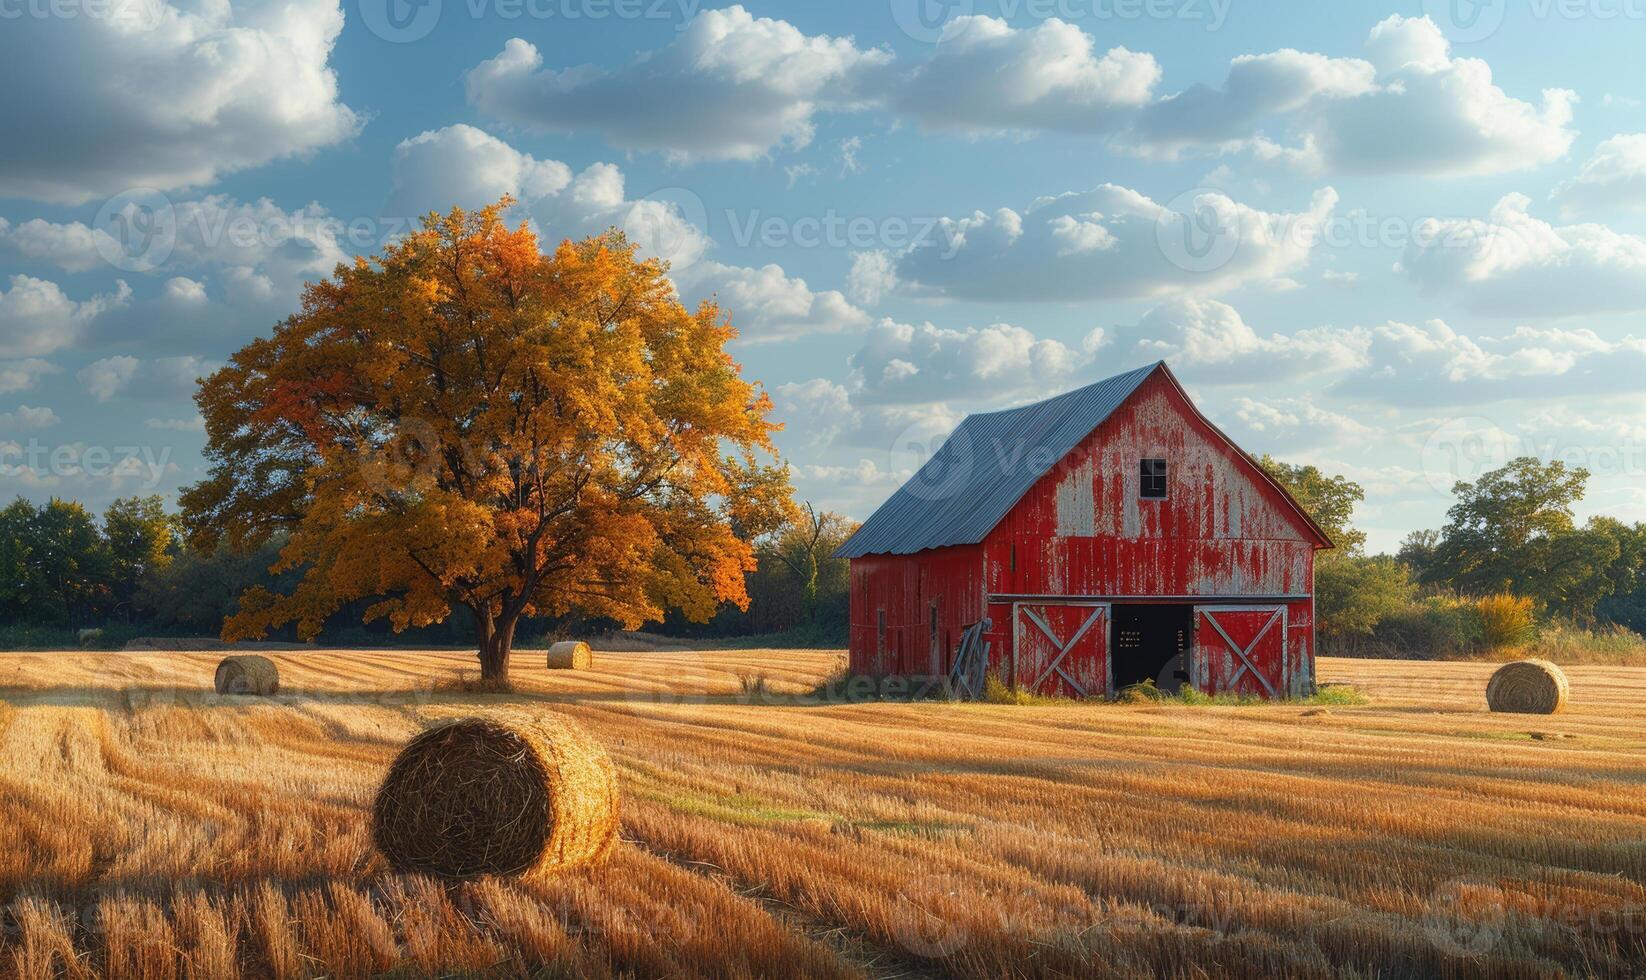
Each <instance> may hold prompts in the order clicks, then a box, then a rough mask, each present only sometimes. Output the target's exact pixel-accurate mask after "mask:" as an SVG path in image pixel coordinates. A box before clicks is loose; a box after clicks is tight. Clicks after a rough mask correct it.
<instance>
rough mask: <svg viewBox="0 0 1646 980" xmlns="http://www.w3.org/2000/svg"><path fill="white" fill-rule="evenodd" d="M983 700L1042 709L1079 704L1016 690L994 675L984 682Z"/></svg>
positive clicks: (1069, 699)
mask: <svg viewBox="0 0 1646 980" xmlns="http://www.w3.org/2000/svg"><path fill="white" fill-rule="evenodd" d="M983 700H984V701H987V702H988V703H990V704H1019V705H1038V706H1042V707H1048V706H1053V705H1060V706H1064V707H1067V706H1069V705H1073V704H1078V703H1079V702H1077V701H1075V700H1074V699H1073V698H1055V697H1048V696H1047V695H1044V694H1032V693H1030V692H1028V691H1018V690H1014V689H1012V688H1009V687H1007V686H1006V685H1005V684H1003V683H1001V681H1000V678H998V677H995V676H993V675H990V676H989V677H988V678H986V679H985V680H984V681H983Z"/></svg>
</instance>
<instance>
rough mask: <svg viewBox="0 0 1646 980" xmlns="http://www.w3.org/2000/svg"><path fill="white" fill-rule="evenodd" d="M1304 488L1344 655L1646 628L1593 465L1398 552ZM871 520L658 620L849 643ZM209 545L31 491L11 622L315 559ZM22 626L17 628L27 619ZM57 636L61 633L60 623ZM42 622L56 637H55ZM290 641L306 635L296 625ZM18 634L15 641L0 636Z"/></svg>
mask: <svg viewBox="0 0 1646 980" xmlns="http://www.w3.org/2000/svg"><path fill="white" fill-rule="evenodd" d="M1259 462H1260V463H1261V465H1263V466H1264V467H1265V469H1267V470H1268V471H1269V472H1270V473H1271V474H1272V475H1274V476H1275V477H1276V478H1277V479H1278V480H1280V482H1282V483H1283V484H1285V485H1286V487H1287V488H1288V489H1289V490H1290V491H1291V492H1292V493H1293V494H1294V496H1296V497H1297V498H1298V500H1299V502H1300V503H1301V504H1302V505H1303V506H1304V508H1305V509H1307V510H1308V511H1309V513H1310V514H1311V515H1312V516H1313V517H1314V518H1315V520H1316V521H1317V522H1318V523H1319V524H1320V525H1321V526H1322V527H1323V528H1324V529H1325V530H1326V532H1327V533H1328V534H1329V535H1330V536H1331V537H1332V539H1333V541H1334V542H1335V543H1336V545H1337V547H1336V548H1335V549H1334V550H1332V551H1325V552H1321V553H1320V555H1319V559H1318V561H1317V564H1316V571H1315V592H1316V624H1317V631H1318V633H1319V635H1320V637H1321V640H1322V644H1323V648H1324V649H1325V651H1326V652H1329V653H1347V654H1355V653H1362V654H1378V655H1393V656H1412V655H1419V656H1424V655H1427V656H1446V655H1452V654H1459V653H1468V652H1471V648H1472V647H1478V646H1481V645H1485V644H1487V643H1488V642H1489V640H1490V639H1491V638H1490V637H1488V636H1486V635H1485V631H1486V630H1487V629H1488V625H1489V624H1488V622H1487V620H1486V619H1484V618H1483V617H1482V614H1481V612H1480V608H1481V607H1480V602H1481V601H1482V600H1486V599H1489V598H1491V597H1500V598H1501V597H1509V598H1512V599H1513V600H1515V601H1516V602H1517V603H1519V605H1520V608H1521V609H1522V610H1523V611H1524V614H1526V615H1530V616H1531V617H1533V618H1534V619H1536V620H1540V621H1544V622H1559V621H1565V622H1570V623H1572V624H1576V625H1578V626H1581V627H1590V628H1595V627H1599V628H1606V627H1613V628H1616V627H1623V628H1627V629H1629V630H1632V631H1634V632H1636V633H1646V524H1641V523H1635V524H1629V523H1625V522H1623V521H1619V520H1617V519H1616V518H1612V517H1604V516H1601V517H1594V518H1591V519H1589V520H1588V521H1586V522H1584V523H1582V524H1579V523H1578V522H1577V521H1576V519H1575V517H1574V515H1573V511H1574V508H1575V507H1576V506H1577V505H1578V504H1579V503H1580V502H1581V501H1582V498H1583V493H1584V490H1585V488H1586V485H1587V481H1588V478H1589V474H1588V473H1587V472H1586V471H1584V470H1582V469H1574V468H1570V467H1567V466H1566V465H1565V464H1564V463H1562V462H1560V461H1553V462H1543V461H1540V460H1537V459H1535V458H1530V457H1527V458H1522V459H1516V460H1513V461H1511V462H1510V463H1509V464H1507V465H1506V466H1504V467H1502V468H1500V469H1496V470H1493V471H1491V472H1489V473H1486V474H1483V475H1482V476H1481V477H1480V478H1479V479H1477V480H1474V481H1465V482H1459V483H1458V484H1457V485H1456V487H1455V488H1454V492H1455V495H1456V501H1455V503H1454V504H1453V505H1452V507H1451V509H1450V511H1449V512H1448V515H1447V521H1446V523H1445V524H1444V525H1443V526H1442V527H1440V528H1436V529H1430V530H1419V531H1414V532H1412V533H1411V534H1410V535H1409V536H1408V537H1407V538H1406V540H1405V542H1404V543H1403V545H1402V546H1401V547H1400V549H1399V550H1398V552H1397V553H1396V554H1393V555H1378V554H1368V553H1367V552H1366V535H1365V533H1364V532H1362V531H1360V530H1359V529H1357V528H1356V527H1355V526H1354V523H1353V515H1354V510H1355V506H1356V505H1357V504H1359V503H1360V502H1361V501H1362V500H1363V499H1364V497H1365V493H1364V490H1363V489H1362V488H1361V487H1360V486H1359V485H1357V484H1356V483H1354V482H1353V481H1352V480H1349V479H1347V478H1345V477H1343V476H1337V475H1332V474H1328V473H1325V472H1323V471H1321V470H1320V469H1319V468H1318V467H1315V466H1307V465H1292V464H1287V463H1281V462H1278V461H1276V460H1273V459H1271V458H1269V457H1263V458H1262V459H1260V460H1259ZM856 528H857V525H856V523H855V522H853V521H852V520H850V519H849V518H846V517H844V516H843V515H840V514H837V513H834V512H830V511H826V510H819V509H817V508H816V507H814V506H813V505H812V504H810V503H802V504H800V505H799V506H797V507H795V508H794V509H793V513H792V514H791V516H790V518H789V519H788V520H787V521H785V522H784V523H782V524H781V525H780V526H779V527H778V528H776V529H774V530H772V531H770V532H769V533H766V534H763V535H761V536H759V537H758V538H757V539H756V540H755V541H754V543H753V551H754V557H755V561H754V567H753V568H752V569H750V570H749V571H748V573H747V575H746V582H745V586H746V589H747V593H748V596H749V603H748V605H747V606H746V607H742V606H739V605H737V604H735V603H727V604H725V605H723V606H722V607H721V608H720V609H719V610H718V611H716V612H715V613H714V614H713V615H712V616H710V617H709V618H708V619H707V620H706V621H703V622H694V621H692V619H691V618H690V617H688V616H687V615H685V613H684V612H683V611H682V610H680V609H670V610H668V611H667V612H666V613H665V615H664V618H663V621H662V623H661V624H659V625H657V626H656V627H655V629H656V630H657V631H658V632H660V633H664V634H668V635H674V636H684V637H693V638H700V639H713V640H735V639H737V638H740V637H754V636H762V637H769V636H772V635H774V634H781V635H783V636H784V638H785V639H784V640H783V642H785V643H787V644H791V645H817V646H838V645H842V644H844V643H845V642H846V624H847V616H848V590H849V585H850V568H849V563H848V562H847V561H846V560H844V559H838V558H834V557H832V555H833V553H834V551H835V549H836V548H838V547H839V546H840V545H841V544H843V543H844V542H845V540H846V539H847V538H849V537H850V536H851V534H852V532H853V531H855V530H856ZM285 543H286V538H285V537H284V536H279V535H277V536H274V537H272V538H271V539H270V540H268V541H266V542H264V543H263V544H262V545H261V546H259V547H257V548H254V549H251V550H248V551H238V550H235V549H233V548H230V547H228V546H226V545H224V546H220V547H218V548H216V549H213V550H211V551H203V550H200V549H197V548H195V547H193V546H191V545H190V544H189V543H188V542H187V541H186V539H185V536H184V534H183V533H182V521H181V516H180V515H179V514H176V513H173V512H170V511H168V510H167V509H166V507H165V504H164V502H163V501H162V499H161V498H160V497H158V496H147V497H130V498H123V499H120V500H116V501H115V502H114V503H112V504H110V505H109V507H108V508H107V509H106V510H104V512H103V513H102V515H100V516H99V515H95V514H93V513H92V512H91V511H89V510H87V509H86V508H85V507H83V506H82V505H81V504H79V503H75V502H73V501H67V500H57V499H53V500H50V501H48V502H46V503H44V504H39V505H36V504H33V503H31V502H29V501H28V500H25V499H22V498H19V499H17V500H16V501H14V502H13V503H12V504H10V505H9V506H7V507H6V508H4V509H3V510H0V615H3V616H4V617H5V622H6V623H9V624H13V625H12V627H11V628H12V631H13V634H14V635H13V636H11V637H10V638H9V641H10V642H11V643H12V644H13V645H16V644H19V643H24V642H27V641H28V639H29V638H30V636H31V634H28V632H27V631H28V629H30V628H32V629H34V630H35V632H34V633H33V634H32V638H33V639H34V640H35V641H36V643H37V645H55V644H57V643H61V642H65V641H66V640H65V634H68V633H73V632H75V631H77V630H79V629H81V628H87V627H90V628H100V629H102V630H103V631H104V632H105V633H107V634H108V636H109V638H110V640H111V642H112V641H115V640H118V639H123V638H125V637H129V636H132V635H136V634H139V633H149V634H155V635H169V636H216V635H218V633H219V632H220V631H221V630H222V628H223V623H224V621H225V620H226V619H227V618H229V617H231V616H233V615H234V614H235V613H236V612H237V611H238V610H239V604H240V599H241V596H242V595H243V594H245V593H246V592H247V591H248V590H251V589H259V588H260V589H263V590H266V591H268V592H271V593H279V592H289V591H290V590H291V589H292V588H294V587H296V585H297V584H298V583H300V581H301V579H302V573H301V570H300V569H297V570H285V571H281V572H273V571H271V570H270V569H271V568H274V567H276V566H277V565H278V563H279V558H280V551H281V549H282V548H283V547H284V546H285ZM375 601H376V600H375V598H374V597H369V596H368V597H363V598H361V599H359V600H357V601H355V602H351V603H348V604H345V605H344V606H343V607H342V608H340V609H339V610H337V611H336V612H334V613H333V614H331V615H330V616H328V617H327V618H326V620H325V622H324V625H323V627H322V629H321V631H320V633H319V636H318V638H319V640H320V641H321V642H324V643H328V644H333V645H340V646H341V645H379V644H387V643H397V644H406V645H425V644H426V645H461V644H467V643H471V642H474V640H475V628H474V624H473V622H472V621H471V620H470V619H469V618H468V617H466V616H464V615H463V614H462V613H461V612H459V613H458V614H456V615H454V616H453V617H451V618H450V619H449V620H448V621H445V622H441V623H438V624H427V625H423V626H417V627H410V628H408V629H407V630H405V631H403V632H401V633H396V632H394V630H393V629H392V626H391V624H389V623H386V622H383V623H375V624H362V622H361V620H362V615H363V613H364V611H365V610H366V609H367V608H369V606H370V605H371V604H372V603H373V602H375ZM616 625H618V624H616V623H614V622H612V621H610V620H604V619H601V618H599V617H597V616H595V617H590V616H583V615H577V614H572V615H566V616H560V617H553V616H536V617H528V618H527V619H526V620H525V622H524V625H523V631H522V635H523V636H524V637H525V638H526V639H528V640H536V639H539V638H542V637H544V636H547V635H549V634H554V633H574V632H576V633H585V634H586V633H587V632H590V631H599V630H602V629H607V628H611V627H613V626H616ZM19 627H21V628H23V633H22V634H18V628H19ZM53 630H55V631H56V633H53V632H52V631H53ZM42 631H43V632H42ZM274 635H275V638H277V639H296V638H297V636H296V633H295V631H294V630H285V631H276V633H275V634H274ZM6 640H7V638H6V637H4V636H0V642H5V641H6Z"/></svg>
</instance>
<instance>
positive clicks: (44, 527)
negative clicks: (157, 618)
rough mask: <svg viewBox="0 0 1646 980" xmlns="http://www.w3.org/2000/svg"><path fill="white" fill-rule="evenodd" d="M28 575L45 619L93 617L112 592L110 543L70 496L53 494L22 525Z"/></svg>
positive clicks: (70, 621)
mask: <svg viewBox="0 0 1646 980" xmlns="http://www.w3.org/2000/svg"><path fill="white" fill-rule="evenodd" d="M23 540H24V542H25V545H24V547H25V550H26V554H27V557H26V559H25V562H26V565H27V570H26V573H25V574H26V580H27V581H29V582H31V583H34V585H35V594H34V596H33V597H32V598H31V600H30V602H31V604H32V605H33V606H34V607H35V609H36V611H37V615H38V617H39V618H40V619H41V620H43V621H46V622H60V623H66V624H69V625H79V624H82V623H86V622H89V621H90V620H91V618H92V613H93V611H94V607H95V606H96V605H97V603H98V602H99V600H101V599H104V598H106V597H107V595H108V594H109V586H108V582H109V572H110V568H111V565H112V563H111V560H110V555H109V548H108V543H107V542H106V541H105V540H104V539H103V536H102V535H101V534H100V533H99V531H98V527H97V521H96V520H95V519H94V518H93V517H92V516H91V513H90V512H89V511H87V510H86V508H84V507H82V506H81V505H80V504H78V503H75V502H74V501H72V500H59V499H57V498H56V497H53V498H52V499H51V500H50V501H49V502H47V504H46V505H45V506H44V507H41V508H39V509H38V510H36V511H35V512H34V515H33V517H31V518H29V519H28V521H27V522H26V524H25V526H24V528H23Z"/></svg>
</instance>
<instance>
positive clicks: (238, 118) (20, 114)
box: [0, 0, 361, 204]
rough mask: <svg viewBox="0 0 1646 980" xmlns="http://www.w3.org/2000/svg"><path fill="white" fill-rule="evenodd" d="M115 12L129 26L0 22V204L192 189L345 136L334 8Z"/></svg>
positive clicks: (261, 2) (72, 20)
mask: <svg viewBox="0 0 1646 980" xmlns="http://www.w3.org/2000/svg"><path fill="white" fill-rule="evenodd" d="M120 6H121V7H122V9H129V10H130V11H132V15H131V16H91V15H89V14H86V11H82V14H83V15H82V16H75V17H16V18H12V19H8V20H7V21H6V22H5V28H4V30H0V88H3V89H4V90H5V91H7V92H9V93H13V97H8V98H6V99H5V100H3V101H0V132H5V133H7V134H10V135H9V136H8V137H7V138H6V139H4V140H0V197H27V198H34V199H37V200H43V201H50V202H53V203H60V204H79V203H82V202H84V201H88V200H92V199H94V198H98V197H103V196H108V195H112V194H116V193H119V192H121V191H125V190H128V189H131V188H134V187H154V188H158V189H160V190H172V189H177V188H183V187H190V186H199V185H203V184H207V183H210V182H211V181H213V180H215V179H217V178H218V177H219V176H221V175H222V174H225V173H229V172H232V171H236V170H241V169H244V168H247V167H253V166H257V165H260V164H263V163H267V162H269V161H271V160H275V159H279V158H281V157H287V156H291V155H294V154H302V153H306V152H309V151H313V150H315V149H318V148H320V147H324V146H330V145H332V144H335V143H337V142H339V141H341V140H344V139H347V138H349V137H350V136H352V135H353V134H354V133H355V132H356V131H357V130H358V129H359V127H360V125H361V119H360V117H359V116H357V115H356V114H355V113H354V112H353V111H352V110H351V109H349V107H348V106H346V105H344V104H343V103H342V102H341V101H339V95H338V86H337V78H336V76H335V74H334V72H333V71H332V69H331V67H330V65H329V64H328V59H329V58H330V55H331V50H332V45H333V43H334V42H335V41H336V39H337V35H338V33H339V32H340V31H341V30H342V29H343V9H342V6H341V4H340V3H339V2H338V0H279V2H276V0H244V2H238V0H237V2H235V3H233V4H230V3H187V4H183V3H179V4H170V3H166V2H165V0H132V2H128V3H125V4H123V5H120ZM89 9H90V8H89V7H88V8H86V10H89ZM23 93H27V95H24V94H23ZM21 134H38V135H37V136H29V137H25V136H23V135H21ZM47 134H49V135H47Z"/></svg>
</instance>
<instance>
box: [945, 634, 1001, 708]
mask: <svg viewBox="0 0 1646 980" xmlns="http://www.w3.org/2000/svg"><path fill="white" fill-rule="evenodd" d="M993 625H994V623H993V622H991V621H990V620H989V618H988V617H987V616H985V617H984V618H983V619H981V620H979V621H978V622H975V623H973V624H972V625H970V626H968V627H966V630H965V632H963V633H961V634H960V645H959V646H958V647H956V649H955V653H954V667H953V668H952V669H951V670H950V671H949V693H950V696H951V697H956V698H959V699H961V700H963V701H978V700H981V699H982V697H983V684H984V678H986V677H987V676H988V674H989V643H988V641H986V640H984V639H983V634H984V633H987V632H988V631H989V629H990V627H992V626H993Z"/></svg>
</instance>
